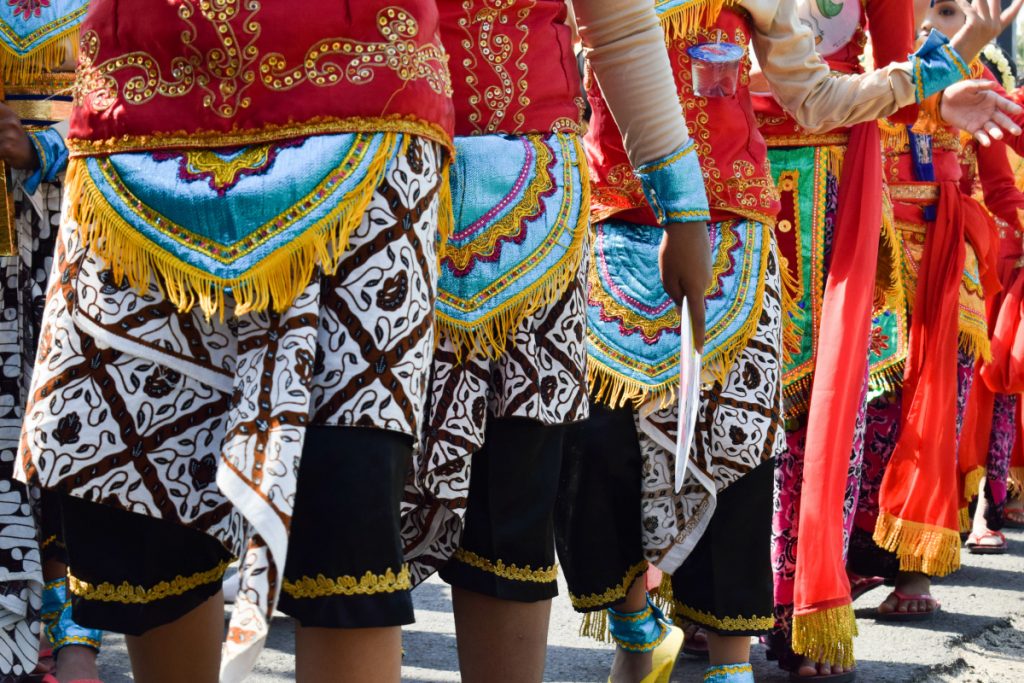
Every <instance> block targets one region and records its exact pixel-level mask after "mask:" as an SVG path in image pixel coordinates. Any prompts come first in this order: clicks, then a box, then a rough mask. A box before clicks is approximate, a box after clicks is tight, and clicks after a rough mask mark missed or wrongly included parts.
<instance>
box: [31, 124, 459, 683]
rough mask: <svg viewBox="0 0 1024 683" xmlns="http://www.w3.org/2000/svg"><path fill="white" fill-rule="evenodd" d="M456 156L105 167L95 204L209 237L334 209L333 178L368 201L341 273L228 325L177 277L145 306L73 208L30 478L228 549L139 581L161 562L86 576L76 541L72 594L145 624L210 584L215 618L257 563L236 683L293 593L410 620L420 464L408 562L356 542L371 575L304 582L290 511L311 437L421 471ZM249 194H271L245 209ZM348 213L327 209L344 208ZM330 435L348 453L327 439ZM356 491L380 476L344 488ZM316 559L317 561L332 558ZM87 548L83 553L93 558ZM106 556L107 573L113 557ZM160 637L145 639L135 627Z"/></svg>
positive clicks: (96, 173)
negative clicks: (235, 568) (315, 205)
mask: <svg viewBox="0 0 1024 683" xmlns="http://www.w3.org/2000/svg"><path fill="white" fill-rule="evenodd" d="M443 154H444V153H443V151H442V150H441V148H440V147H439V146H438V145H436V144H435V143H431V142H426V141H424V140H422V139H419V138H416V137H407V136H402V135H394V134H379V135H338V136H318V137H310V138H305V139H302V140H293V141H288V142H286V143H272V144H269V145H265V146H263V147H250V148H246V149H243V150H241V151H239V150H237V149H236V150H228V151H225V152H223V153H219V152H217V151H216V150H202V151H201V152H199V153H192V152H181V153H173V152H163V153H160V154H125V155H114V156H112V157H109V158H106V159H104V160H101V161H99V162H96V163H93V162H92V160H90V161H89V164H90V166H89V167H88V171H89V173H91V174H93V175H92V176H90V177H91V182H92V183H93V184H94V186H95V188H96V191H98V192H102V193H104V197H107V198H108V200H109V205H110V206H111V207H113V208H112V210H118V209H119V208H120V209H124V210H125V213H124V214H119V215H123V216H124V220H126V221H128V220H135V219H136V218H138V217H139V215H145V214H144V212H143V211H142V210H139V211H138V212H137V213H128V212H127V209H126V208H125V207H127V208H131V207H136V208H138V207H140V206H142V207H150V208H152V207H153V206H159V208H160V209H162V211H163V213H164V215H168V214H169V215H171V216H174V217H177V218H178V219H179V220H181V221H188V220H192V221H198V222H202V221H204V220H209V221H210V222H214V218H213V217H216V216H218V214H217V212H218V211H247V212H250V213H247V214H231V215H232V216H233V217H235V218H237V216H238V215H244V216H246V217H248V218H249V219H251V220H252V221H253V222H256V224H257V225H259V224H261V223H259V222H257V221H262V220H264V219H266V220H270V221H273V216H269V217H268V216H265V215H262V214H260V212H261V211H263V212H267V211H270V210H271V209H273V210H274V211H276V209H274V207H275V203H285V204H287V203H288V202H290V201H291V199H289V197H290V196H292V195H294V194H297V193H300V191H303V190H305V189H308V191H309V192H311V193H312V194H311V195H310V196H311V197H313V198H314V199H315V200H317V201H321V200H323V198H324V197H329V196H330V195H329V193H325V190H324V189H323V187H322V186H321V185H320V183H321V182H323V181H322V180H321V179H322V178H326V179H327V181H328V182H330V183H331V185H332V187H342V188H344V187H357V188H368V189H360V190H352V191H351V192H349V194H348V195H345V198H346V199H345V201H353V202H361V203H359V204H356V205H357V206H364V205H365V206H366V208H365V210H363V211H361V212H358V213H357V214H356V215H355V217H354V222H353V224H352V227H351V233H350V234H349V235H347V246H346V247H345V248H344V251H343V252H342V254H341V256H340V257H339V259H338V263H337V268H336V269H334V272H333V273H332V274H327V273H325V272H324V271H323V270H322V269H319V268H314V270H313V275H312V277H311V279H310V281H309V282H308V284H307V285H306V286H305V287H304V289H302V291H301V293H300V294H299V295H298V297H297V298H296V299H295V300H294V302H293V303H292V304H291V305H290V306H288V307H287V308H286V309H285V310H283V311H281V312H267V311H263V312H257V311H251V312H248V313H244V314H242V315H235V314H234V310H233V306H234V300H233V298H232V295H231V293H230V292H229V293H228V294H227V295H226V296H225V300H224V305H225V307H226V308H227V309H228V310H226V311H225V315H224V316H223V317H221V316H219V315H216V314H215V315H213V316H212V317H209V318H208V317H207V316H205V315H204V314H203V313H202V312H200V311H199V310H198V308H193V309H191V310H189V311H182V310H179V309H178V307H177V306H175V305H173V304H172V303H171V302H170V301H169V300H168V298H167V296H165V293H164V291H165V290H164V289H163V288H162V286H161V285H162V284H163V282H162V281H158V280H156V279H152V280H151V281H150V282H149V284H148V286H146V287H144V288H143V289H142V291H138V290H136V289H134V288H132V287H129V286H128V285H127V284H126V283H123V282H119V281H118V280H117V279H115V278H114V276H113V275H112V273H111V271H110V270H109V267H108V265H107V264H106V263H105V262H104V261H103V260H102V259H101V258H99V257H98V256H97V255H96V254H95V253H94V252H93V251H92V249H91V248H86V247H85V246H84V245H83V241H82V238H81V232H80V230H79V226H78V225H76V224H75V223H74V222H73V221H72V220H71V219H70V218H68V216H67V215H65V218H64V221H63V223H62V225H61V230H60V235H59V240H58V245H57V252H56V256H55V261H54V267H53V275H52V277H51V285H50V290H49V293H48V295H47V300H46V310H45V313H44V320H43V330H42V335H41V341H40V345H39V352H38V358H37V361H36V366H35V374H34V377H33V383H32V390H31V393H30V396H29V404H28V408H27V411H26V425H25V428H24V431H23V437H22V438H23V441H22V450H21V454H20V458H21V466H22V468H23V471H24V476H25V477H26V478H28V479H30V480H33V481H38V482H39V483H40V484H41V485H43V486H44V487H48V488H52V489H56V490H59V491H61V492H62V493H63V494H64V495H65V496H70V497H71V498H73V499H74V500H75V501H79V502H81V504H83V505H85V504H91V505H92V506H93V509H95V508H105V509H109V510H110V511H111V514H112V515H113V518H117V517H118V515H120V514H126V513H131V514H130V515H129V517H130V518H131V520H132V521H127V519H126V521H125V523H124V527H123V528H124V529H125V530H127V529H134V528H137V527H138V526H139V525H140V524H142V523H143V522H146V521H147V520H149V521H150V522H152V523H153V524H157V525H160V524H162V525H165V526H164V527H162V528H165V529H166V525H168V524H169V525H171V527H172V529H179V530H181V533H184V532H189V533H192V534H194V535H197V536H196V537H197V538H198V539H199V540H198V541H196V544H195V545H196V547H197V548H198V547H200V546H202V540H203V539H207V543H206V546H203V547H204V548H208V547H209V545H210V542H213V543H214V550H212V551H210V552H206V551H205V550H204V552H206V554H205V555H203V557H208V558H209V560H208V565H209V566H203V567H198V566H195V562H193V561H192V560H189V559H188V557H187V556H183V557H182V558H181V563H182V565H181V566H182V567H186V566H187V571H184V570H183V571H178V572H175V568H174V567H173V566H168V567H166V568H164V567H150V568H149V569H151V570H152V571H153V572H158V571H164V572H167V573H169V575H167V576H159V575H153V574H150V573H147V572H146V571H144V570H143V569H142V567H143V566H145V565H146V562H145V560H146V558H145V557H141V556H140V557H139V558H138V562H137V563H136V564H135V565H134V566H132V565H130V566H128V567H122V568H121V569H120V571H122V572H124V574H123V576H122V578H123V581H122V580H121V579H116V580H113V581H111V580H104V581H100V580H99V579H96V578H93V577H76V575H75V572H76V567H75V564H76V562H75V548H74V547H73V544H72V543H71V540H70V537H69V543H68V547H69V555H70V565H71V566H70V577H69V591H70V593H71V594H72V599H73V600H80V601H83V603H89V604H93V605H96V606H101V605H100V603H103V604H107V605H108V606H109V612H110V613H111V614H115V613H117V614H120V615H121V616H124V615H125V614H127V615H128V616H127V617H125V619H126V623H127V625H128V626H129V627H131V626H133V624H132V623H131V622H132V620H133V619H135V620H139V619H142V618H143V617H144V616H145V615H146V614H147V613H148V612H147V610H149V609H150V608H152V609H153V610H156V611H159V605H161V604H172V603H174V602H175V600H178V599H179V598H183V597H187V596H188V595H189V594H190V593H193V592H195V591H199V592H202V591H208V592H207V593H206V594H205V595H201V596H200V598H198V599H197V600H198V603H201V602H202V599H205V597H208V596H209V595H212V594H214V593H216V591H217V590H218V589H219V583H220V580H221V576H222V575H223V571H224V567H225V565H226V564H227V561H228V560H229V559H230V558H231V557H232V556H233V557H238V558H241V577H242V585H241V588H240V591H239V597H238V600H237V601H236V603H235V609H234V613H233V615H232V622H231V626H230V629H229V633H228V641H227V644H226V650H225V668H224V672H223V673H224V676H225V677H226V678H228V679H234V680H238V679H241V678H242V677H244V676H245V675H246V672H247V671H248V670H249V669H250V668H251V666H252V664H253V663H254V661H255V657H256V655H257V654H258V652H259V649H260V646H261V645H262V642H263V640H264V639H265V636H266V633H267V627H268V624H269V618H270V615H271V614H272V613H273V610H274V608H275V607H276V606H277V604H278V596H279V594H280V592H281V591H282V590H283V592H284V593H285V594H286V595H288V596H289V597H290V598H291V599H292V602H296V601H302V600H304V599H308V600H310V601H313V600H321V599H322V600H330V599H333V598H339V599H342V598H352V599H353V600H355V599H356V598H360V597H367V596H370V597H372V596H374V595H383V594H394V593H399V594H404V595H405V596H406V598H405V599H406V602H407V609H408V614H409V615H410V618H411V601H409V599H408V592H409V590H411V585H410V582H409V578H408V571H407V570H406V569H405V568H404V567H403V566H402V565H401V546H400V541H399V532H398V523H397V520H398V505H399V500H398V494H400V491H401V486H402V482H403V481H404V478H405V476H404V471H402V470H401V469H399V470H398V471H396V472H393V473H392V474H391V475H390V476H392V477H393V478H394V479H395V481H396V482H397V484H398V487H397V493H396V495H395V496H394V501H393V504H394V520H395V521H394V524H393V527H394V530H393V540H392V543H393V545H394V549H395V552H394V555H396V556H397V559H395V560H394V561H395V562H396V563H397V564H394V565H393V566H387V567H373V566H368V565H369V564H372V560H373V558H368V557H367V555H368V554H369V551H368V550H361V549H360V547H359V545H358V543H353V545H350V546H346V547H347V548H350V549H351V555H352V557H349V558H348V560H349V562H350V563H351V564H353V565H355V566H359V564H360V563H362V564H363V565H364V566H363V567H361V568H360V571H358V572H353V573H351V574H349V573H348V572H345V573H343V574H341V575H339V574H338V573H337V572H335V571H333V570H331V569H329V568H327V569H324V570H322V573H320V574H319V575H317V573H316V572H313V573H312V574H310V575H306V573H305V572H301V573H300V574H298V575H296V574H295V572H294V571H289V566H288V565H291V559H292V558H291V557H290V555H291V553H290V552H289V551H290V546H289V540H290V531H289V529H290V527H293V528H292V529H291V531H292V532H294V531H295V529H294V525H293V522H294V519H293V517H294V514H293V513H294V512H295V511H296V510H297V507H296V504H297V503H298V504H299V506H300V507H301V505H302V503H303V499H304V498H306V496H302V497H300V496H299V495H298V493H297V491H301V490H302V485H301V482H300V480H299V474H300V470H301V463H302V461H303V460H304V458H305V456H304V446H305V445H306V444H305V443H304V442H306V441H307V438H306V437H307V431H310V430H312V429H314V428H316V429H320V428H327V427H334V428H340V427H345V428H347V429H346V430H341V431H339V432H338V434H339V436H338V438H337V439H335V442H336V444H337V447H338V448H339V449H341V448H343V447H344V446H345V444H346V441H345V438H344V435H345V433H346V432H348V433H355V432H354V431H353V432H349V430H354V429H359V430H360V433H365V432H371V433H372V432H376V433H381V434H391V435H394V436H395V438H399V439H404V441H405V442H406V443H405V449H406V461H407V458H408V453H409V451H411V448H412V444H413V443H414V441H415V440H417V439H418V438H419V432H420V416H421V415H422V413H423V410H424V407H425V402H426V390H427V382H428V373H429V368H430V361H431V358H432V355H433V347H434V335H433V320H434V318H433V310H434V308H433V307H434V298H435V291H436V289H435V288H436V279H437V257H436V253H435V245H436V239H437V226H438V214H439V192H440V190H441V188H442V184H441V178H442V170H441V169H442V164H443ZM211 156H215V157H216V159H219V164H218V165H216V166H215V170H216V171H217V172H213V171H214V169H210V168H209V166H210V162H211V159H210V157H211ZM359 158H362V160H363V161H359V162H356V161H354V160H355V159H359ZM371 162H372V163H371ZM339 164H340V165H339ZM365 164H371V165H370V166H366V165H365ZM202 168H206V169H207V171H206V172H200V170H201V169H202ZM370 168H373V169H376V170H374V171H372V172H371V171H370V170H369V169H370ZM368 178H369V179H371V180H366V179H368ZM364 181H365V182H364ZM309 188H311V189H309ZM363 192H365V195H364V194H359V196H354V195H353V194H352V193H363ZM107 193H109V194H107ZM250 193H256V194H257V195H259V196H260V198H261V200H262V201H253V200H251V199H247V197H249V196H251V194H250ZM132 198H134V199H132ZM176 201H187V203H188V205H187V206H183V205H181V204H178V203H175V202H176ZM338 202H339V203H337V204H336V205H332V206H328V207H327V208H328V209H329V210H334V208H337V207H340V208H341V209H342V210H344V209H345V206H346V204H344V203H343V202H341V200H338ZM239 205H241V207H239ZM197 206H198V207H200V208H196V207H197ZM288 210H290V209H285V211H288ZM203 211H206V212H207V213H203ZM289 215H291V214H289ZM162 225H166V224H162ZM187 225H188V224H187ZM325 442H326V443H327V444H330V442H331V441H330V439H320V440H319V443H321V444H323V443H325ZM322 455H329V454H322ZM339 467H340V465H339ZM326 471H327V473H330V472H331V468H330V467H328V468H326ZM372 471H374V472H376V471H378V470H377V469H373V470H372ZM358 476H371V475H369V474H363V475H360V471H358V470H357V471H355V472H354V473H352V474H351V475H349V474H346V478H350V477H358ZM320 488H321V489H322V488H323V485H321V486H320ZM335 497H337V496H335ZM97 504H101V505H97ZM366 505H367V509H366V510H365V511H363V512H351V511H350V512H349V513H348V517H347V518H345V519H336V520H334V521H333V522H331V521H330V520H328V521H327V522H325V521H324V520H323V519H320V520H319V522H318V523H320V524H321V528H322V529H326V528H327V527H326V526H324V525H325V524H326V525H327V526H330V527H332V528H334V527H338V528H340V529H341V531H344V530H345V529H349V530H358V529H359V528H360V525H362V524H364V522H365V521H366V520H369V519H376V518H378V517H386V515H373V514H372V513H374V512H376V511H379V510H378V507H387V505H388V503H387V502H386V501H383V500H382V501H375V500H367V503H366ZM94 511H95V510H94ZM115 513H116V514H115ZM79 526H81V525H79ZM85 531H88V529H86V530H85ZM93 532H94V533H97V532H96V531H95V530H93ZM98 533H99V540H108V539H113V540H119V537H118V526H117V525H116V524H112V525H110V526H108V527H107V528H105V529H103V530H101V531H99V532H98ZM161 533H167V534H168V537H170V536H178V537H180V536H181V533H178V532H174V531H173V530H172V531H166V532H161ZM307 542H308V541H307ZM217 548H219V550H217ZM159 550H160V549H159V548H155V549H154V552H157V551H159ZM315 550H316V548H309V549H307V550H306V551H305V553H304V554H305V555H307V556H315V554H316V553H315ZM83 553H84V555H83V557H87V556H88V555H89V552H88V548H85V549H83ZM197 556H199V555H198V553H197ZM325 557H326V556H325ZM285 558H288V560H289V561H288V563H287V565H286V563H285ZM88 559H91V560H94V561H95V562H94V564H95V565H96V566H99V564H100V563H101V562H102V559H103V558H95V557H89V558H88ZM172 559H173V558H172ZM344 559H345V558H341V560H344ZM324 562H325V564H326V560H325V561H324ZM335 564H336V565H338V564H341V565H343V564H344V562H340V561H339V562H338V563H335ZM321 566H324V565H321ZM136 570H137V572H138V573H137V574H133V571H136ZM362 570H365V571H362ZM132 578H135V579H136V580H134V581H133V580H132ZM158 579H159V580H158ZM145 582H150V583H148V584H147V583H145ZM282 585H283V587H282ZM154 605H155V607H154ZM194 606H195V604H193V605H191V607H194ZM188 608H189V606H185V607H182V608H180V609H178V613H175V614H169V615H166V616H164V617H163V619H162V620H163V621H165V622H166V621H169V620H171V619H172V618H176V617H177V616H180V613H183V610H184V611H187V609H188ZM168 609H170V608H168ZM176 609H177V608H176ZM140 615H141V616H140ZM159 620H160V617H159V615H158V617H157V621H159ZM153 625H156V623H147V624H144V625H143V626H140V625H139V624H135V626H136V627H138V628H137V630H144V626H150V627H151V626H153ZM122 630H129V629H128V628H127V627H126V628H124V629H122Z"/></svg>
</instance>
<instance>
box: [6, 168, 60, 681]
mask: <svg viewBox="0 0 1024 683" xmlns="http://www.w3.org/2000/svg"><path fill="white" fill-rule="evenodd" d="M60 202H61V186H60V184H59V183H43V184H41V185H40V186H39V189H38V190H37V191H36V193H35V194H34V195H32V196H31V197H29V196H26V195H25V194H24V192H23V191H22V189H21V185H20V184H17V185H16V186H15V227H16V229H17V233H18V254H17V255H14V256H3V257H0V277H2V280H0V288H2V289H0V297H2V303H3V310H2V313H0V316H2V317H0V538H2V539H3V543H2V544H0V678H3V676H5V675H9V674H14V675H16V676H18V675H21V674H24V673H27V672H29V671H31V670H32V669H33V668H34V667H35V665H36V660H37V658H38V655H39V628H40V622H39V609H40V607H41V600H42V587H43V585H42V581H43V569H42V562H41V553H40V543H41V539H40V538H39V537H38V536H39V533H40V532H39V524H38V521H39V519H38V516H37V515H36V514H35V513H36V507H37V505H38V496H37V495H36V493H37V492H35V491H31V490H30V489H29V488H27V487H26V486H25V485H24V484H22V483H20V482H17V481H15V480H14V464H15V456H16V455H17V452H18V436H19V435H20V434H21V421H22V418H23V416H24V408H25V401H26V400H27V398H28V392H29V383H30V382H31V381H32V363H33V361H34V360H35V356H36V343H37V341H38V338H39V328H40V325H41V324H42V317H43V300H44V297H45V295H46V280H47V277H48V276H49V274H50V267H51V261H52V260H53V245H54V241H55V239H56V235H57V229H58V227H59V224H60Z"/></svg>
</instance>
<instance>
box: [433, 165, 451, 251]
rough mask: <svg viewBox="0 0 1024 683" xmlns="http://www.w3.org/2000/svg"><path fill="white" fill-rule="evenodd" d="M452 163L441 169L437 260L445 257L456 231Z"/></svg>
mask: <svg viewBox="0 0 1024 683" xmlns="http://www.w3.org/2000/svg"><path fill="white" fill-rule="evenodd" d="M451 170H452V165H451V164H450V163H445V165H444V168H443V169H441V187H440V188H438V191H437V201H438V207H437V262H438V265H440V263H441V259H442V258H444V253H445V249H446V247H447V246H448V240H449V239H450V238H451V236H452V233H453V232H454V231H455V211H454V209H453V208H452V183H451Z"/></svg>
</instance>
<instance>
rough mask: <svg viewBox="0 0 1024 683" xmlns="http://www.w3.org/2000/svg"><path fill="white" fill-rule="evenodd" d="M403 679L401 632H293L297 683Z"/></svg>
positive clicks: (300, 629)
mask: <svg viewBox="0 0 1024 683" xmlns="http://www.w3.org/2000/svg"><path fill="white" fill-rule="evenodd" d="M401 677H402V629H401V627H399V626H389V627H386V628H353V629H342V628H304V627H302V626H298V627H296V629H295V679H296V681H298V683H398V682H399V681H400V680H401Z"/></svg>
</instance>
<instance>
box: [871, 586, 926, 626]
mask: <svg viewBox="0 0 1024 683" xmlns="http://www.w3.org/2000/svg"><path fill="white" fill-rule="evenodd" d="M893 596H896V608H897V609H896V610H895V611H892V612H877V613H876V614H875V619H877V620H878V621H895V622H902V621H927V620H928V619H931V618H932V617H934V616H935V613H936V612H938V611H939V610H940V609H942V605H941V604H940V603H939V601H938V600H936V599H935V598H934V597H932V596H931V595H929V594H928V593H922V594H920V595H908V594H907V593H901V592H899V591H893V592H892V593H889V597H887V598H886V600H888V599H889V598H891V597H893ZM914 600H922V601H925V602H930V603H931V604H932V605H934V607H932V609H930V610H928V611H926V612H900V611H899V606H900V603H904V602H911V601H914Z"/></svg>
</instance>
